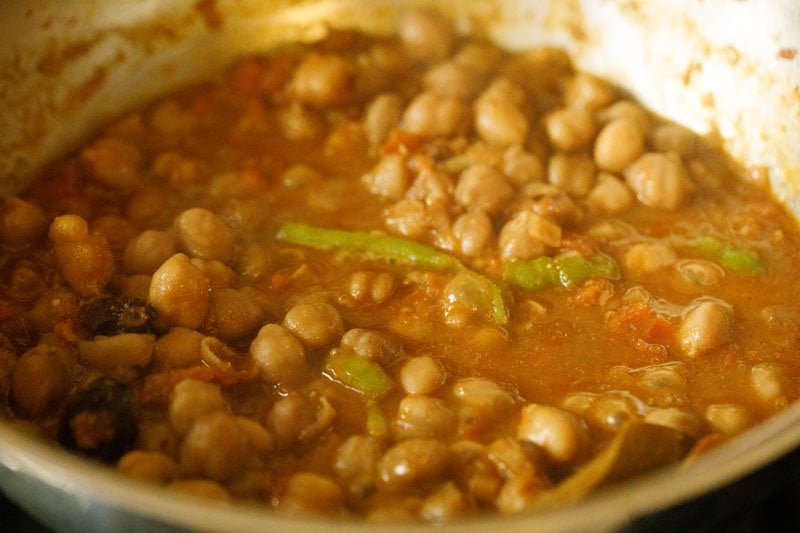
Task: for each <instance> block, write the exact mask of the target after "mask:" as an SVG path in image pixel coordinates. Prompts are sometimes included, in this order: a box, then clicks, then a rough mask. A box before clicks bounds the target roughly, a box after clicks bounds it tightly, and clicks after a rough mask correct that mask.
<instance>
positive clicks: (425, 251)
mask: <svg viewBox="0 0 800 533" xmlns="http://www.w3.org/2000/svg"><path fill="white" fill-rule="evenodd" d="M277 237H278V240H281V241H284V242H290V243H293V244H299V245H302V246H308V247H310V248H316V249H318V250H352V251H356V252H359V253H363V254H366V255H367V256H369V257H374V258H378V259H382V260H385V261H389V262H391V263H396V264H401V265H406V266H412V267H417V268H422V269H425V270H434V271H456V272H468V273H470V274H471V275H473V276H475V279H476V280H477V281H479V282H480V284H481V285H483V286H484V288H485V289H486V292H487V294H488V295H489V298H490V300H491V308H492V310H491V315H492V319H493V320H494V321H495V322H497V323H498V324H505V323H507V322H508V313H507V311H506V304H505V300H504V298H503V291H502V289H501V288H500V287H499V286H498V285H497V284H496V283H495V282H494V281H492V280H491V279H489V278H488V277H486V276H484V275H482V274H479V273H477V272H475V271H473V270H470V269H468V268H467V267H466V266H464V264H463V263H461V261H459V260H458V259H456V258H455V257H453V256H452V255H449V254H447V253H444V252H440V251H438V250H436V249H435V248H431V247H430V246H426V245H424V244H420V243H418V242H414V241H410V240H408V239H403V238H401V237H392V236H389V235H384V234H381V233H369V232H365V231H345V230H337V229H328V228H319V227H316V226H309V225H307V224H300V223H296V222H288V223H286V224H284V225H283V226H281V228H280V229H279V230H278V234H277Z"/></svg>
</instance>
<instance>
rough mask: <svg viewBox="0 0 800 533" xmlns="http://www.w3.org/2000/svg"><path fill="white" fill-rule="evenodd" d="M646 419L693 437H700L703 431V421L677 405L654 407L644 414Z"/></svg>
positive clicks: (651, 422)
mask: <svg viewBox="0 0 800 533" xmlns="http://www.w3.org/2000/svg"><path fill="white" fill-rule="evenodd" d="M644 421H645V422H649V423H650V424H657V425H659V426H666V427H668V428H672V429H674V430H676V431H680V432H681V433H684V434H686V435H689V436H690V437H692V438H698V437H700V434H701V431H702V426H701V424H702V421H701V420H700V419H699V418H698V417H697V415H695V414H694V413H689V412H687V411H683V410H681V409H677V408H675V407H669V408H666V409H652V410H650V411H648V412H647V414H645V415H644Z"/></svg>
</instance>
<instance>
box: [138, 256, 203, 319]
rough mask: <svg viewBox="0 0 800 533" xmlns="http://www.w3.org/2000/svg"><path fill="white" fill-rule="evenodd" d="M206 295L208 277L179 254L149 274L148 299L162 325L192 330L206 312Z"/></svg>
mask: <svg viewBox="0 0 800 533" xmlns="http://www.w3.org/2000/svg"><path fill="white" fill-rule="evenodd" d="M208 292H209V284H208V278H206V276H205V275H204V274H203V272H202V271H201V270H200V269H199V268H197V267H196V266H194V265H193V264H192V262H191V261H190V260H189V258H188V257H186V256H185V255H184V254H180V253H179V254H175V255H173V256H172V257H170V258H169V259H167V260H166V261H164V264H162V265H161V266H160V267H158V270H156V271H155V272H154V273H153V277H152V279H151V281H150V291H149V295H148V300H149V302H150V305H152V306H153V307H154V308H155V309H156V312H157V313H158V317H159V320H161V321H162V322H164V323H166V324H168V325H172V326H184V327H187V328H189V329H195V328H197V327H198V326H200V324H202V323H203V320H205V318H206V314H207V313H208V305H209V294H208Z"/></svg>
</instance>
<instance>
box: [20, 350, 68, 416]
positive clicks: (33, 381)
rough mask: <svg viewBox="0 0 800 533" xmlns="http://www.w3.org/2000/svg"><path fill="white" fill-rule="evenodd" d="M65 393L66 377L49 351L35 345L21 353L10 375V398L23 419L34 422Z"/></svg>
mask: <svg viewBox="0 0 800 533" xmlns="http://www.w3.org/2000/svg"><path fill="white" fill-rule="evenodd" d="M68 392H69V375H68V374H67V371H66V368H64V365H63V364H62V362H61V360H60V359H59V358H58V357H57V356H56V355H55V352H54V350H53V349H52V348H50V347H48V346H46V345H44V344H38V345H36V346H34V347H33V348H31V349H30V350H28V351H27V352H25V353H23V354H22V356H21V357H20V358H19V360H18V361H17V363H16V364H15V365H14V369H13V370H12V372H11V389H10V391H9V394H10V397H11V398H12V399H13V400H14V404H15V406H16V407H17V408H18V409H19V410H20V412H21V413H22V414H24V415H25V416H29V417H31V418H38V417H40V416H44V415H46V414H48V413H49V412H50V408H51V407H52V406H54V405H57V404H58V402H60V401H61V400H63V399H64V398H65V397H66V395H67V393H68Z"/></svg>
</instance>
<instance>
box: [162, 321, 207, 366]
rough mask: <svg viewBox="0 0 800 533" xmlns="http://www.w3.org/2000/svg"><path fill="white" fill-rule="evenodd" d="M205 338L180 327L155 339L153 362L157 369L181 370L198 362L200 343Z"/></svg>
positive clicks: (198, 333)
mask: <svg viewBox="0 0 800 533" xmlns="http://www.w3.org/2000/svg"><path fill="white" fill-rule="evenodd" d="M204 337H205V336H204V335H203V334H202V333H200V332H199V331H195V330H193V329H189V328H184V327H181V326H177V327H174V328H172V329H170V330H169V331H168V332H167V333H165V334H164V335H161V336H159V337H158V339H156V344H155V349H154V352H153V361H154V363H155V365H156V366H157V367H159V368H182V367H187V366H192V365H194V364H197V363H199V362H200V343H201V342H202V340H203V338H204Z"/></svg>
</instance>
